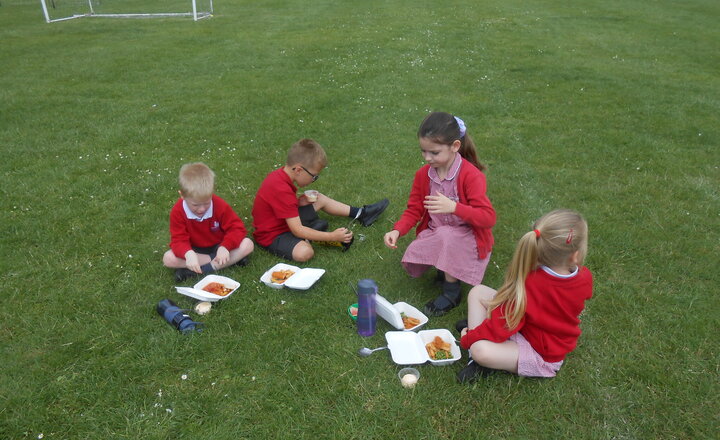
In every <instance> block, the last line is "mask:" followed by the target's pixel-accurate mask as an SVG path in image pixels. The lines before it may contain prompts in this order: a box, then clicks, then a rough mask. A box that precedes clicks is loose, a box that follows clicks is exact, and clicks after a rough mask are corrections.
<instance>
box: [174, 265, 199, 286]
mask: <svg viewBox="0 0 720 440" xmlns="http://www.w3.org/2000/svg"><path fill="white" fill-rule="evenodd" d="M198 275H200V274H199V273H196V272H193V271H191V270H190V269H186V268H182V269H175V281H177V282H178V283H179V282H182V281H185V280H187V279H188V278H195V277H196V276H198Z"/></svg>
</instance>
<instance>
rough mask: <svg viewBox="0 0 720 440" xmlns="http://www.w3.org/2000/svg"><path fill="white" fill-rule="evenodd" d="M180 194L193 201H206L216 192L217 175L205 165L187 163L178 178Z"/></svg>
mask: <svg viewBox="0 0 720 440" xmlns="http://www.w3.org/2000/svg"><path fill="white" fill-rule="evenodd" d="M178 183H179V185H180V193H181V194H182V196H183V197H189V198H191V199H206V198H209V197H211V196H212V195H213V192H215V173H213V171H212V170H211V169H210V168H209V167H208V166H207V165H205V164H204V163H202V162H194V163H186V164H185V165H183V166H182V168H180V175H179V177H178Z"/></svg>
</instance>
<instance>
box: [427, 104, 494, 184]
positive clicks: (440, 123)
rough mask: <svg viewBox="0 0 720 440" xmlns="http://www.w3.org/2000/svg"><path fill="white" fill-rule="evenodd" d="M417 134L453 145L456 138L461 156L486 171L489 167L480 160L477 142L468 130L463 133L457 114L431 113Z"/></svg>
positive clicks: (443, 143) (440, 142) (439, 142)
mask: <svg viewBox="0 0 720 440" xmlns="http://www.w3.org/2000/svg"><path fill="white" fill-rule="evenodd" d="M417 135H418V138H426V139H430V140H431V141H433V142H436V143H438V144H442V145H451V144H452V143H453V142H455V141H456V140H459V141H460V151H459V153H460V156H462V157H463V159H465V160H467V161H468V162H470V163H471V164H473V165H475V167H477V169H479V170H480V171H485V169H486V168H487V167H486V166H485V165H483V164H482V163H480V161H478V158H477V152H476V149H475V142H473V140H472V138H471V137H470V135H469V134H468V133H467V131H466V132H465V133H464V135H463V133H462V132H461V130H460V124H458V122H457V120H456V119H455V116H453V115H451V114H450V113H445V112H433V113H430V114H429V115H427V116H426V117H425V119H424V120H423V121H422V124H420V128H419V129H418V133H417Z"/></svg>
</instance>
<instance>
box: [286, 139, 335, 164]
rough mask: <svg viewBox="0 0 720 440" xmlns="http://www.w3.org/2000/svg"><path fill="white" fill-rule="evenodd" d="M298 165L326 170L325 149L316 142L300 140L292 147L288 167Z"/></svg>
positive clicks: (289, 152) (288, 156)
mask: <svg viewBox="0 0 720 440" xmlns="http://www.w3.org/2000/svg"><path fill="white" fill-rule="evenodd" d="M298 163H299V164H301V165H305V166H306V167H315V166H318V167H320V168H325V165H327V155H325V150H323V147H322V146H320V144H318V143H317V142H315V141H314V140H312V139H300V140H299V141H297V142H295V143H294V144H293V145H292V147H290V151H288V155H287V162H286V165H295V164H298Z"/></svg>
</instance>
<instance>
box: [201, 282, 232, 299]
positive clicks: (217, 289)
mask: <svg viewBox="0 0 720 440" xmlns="http://www.w3.org/2000/svg"><path fill="white" fill-rule="evenodd" d="M202 290H204V291H206V292H210V293H213V294H215V295H218V296H225V295H227V294H228V293H230V292H232V291H233V289H231V288H229V287H225V285H224V284H222V283H209V284H208V285H207V286H205V287H203V288H202Z"/></svg>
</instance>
